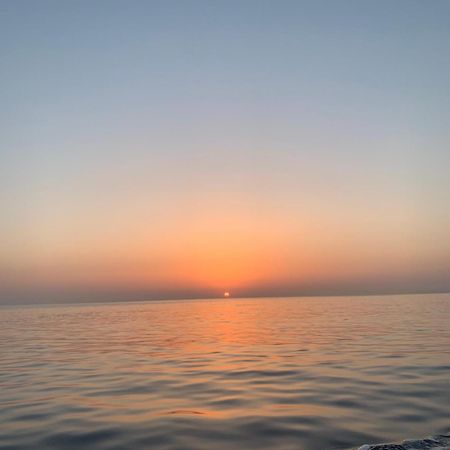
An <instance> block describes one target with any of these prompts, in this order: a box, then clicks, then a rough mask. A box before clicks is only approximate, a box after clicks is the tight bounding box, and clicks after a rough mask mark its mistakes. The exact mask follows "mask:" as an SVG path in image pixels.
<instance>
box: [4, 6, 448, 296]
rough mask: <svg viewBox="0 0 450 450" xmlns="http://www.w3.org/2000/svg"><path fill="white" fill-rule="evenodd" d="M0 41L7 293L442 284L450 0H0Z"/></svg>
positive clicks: (445, 258) (445, 268) (195, 291)
mask: <svg viewBox="0 0 450 450" xmlns="http://www.w3.org/2000/svg"><path fill="white" fill-rule="evenodd" d="M0 53H1V56H2V57H1V61H0V86H1V91H0V99H1V101H0V184H1V197H0V202H1V208H2V211H3V212H4V220H3V221H2V222H3V223H2V224H0V233H1V234H0V239H1V242H2V243H3V245H2V247H3V248H4V251H3V252H2V253H3V256H0V280H2V281H3V283H2V284H3V286H4V288H3V291H2V290H1V287H0V298H2V299H3V300H2V301H5V302H8V301H11V300H10V299H12V298H13V299H17V301H21V300H24V301H28V299H29V297H30V295H36V293H37V292H38V293H40V295H39V297H41V298H43V299H45V298H47V297H49V298H50V297H52V298H55V299H59V298H69V299H74V298H75V299H76V298H77V296H80V295H84V296H89V295H93V294H92V292H95V293H96V294H95V295H100V294H97V293H98V292H100V293H101V292H106V293H107V294H105V295H114V293H115V292H118V290H120V292H122V291H123V293H121V294H120V295H122V296H131V297H133V296H139V297H145V296H147V295H148V296H151V295H159V294H161V295H163V294H164V293H165V292H166V291H167V292H169V291H170V292H173V289H174V288H173V286H176V289H179V292H183V293H184V292H187V293H188V294H189V295H201V294H202V293H203V292H204V293H208V294H209V293H211V292H215V291H214V289H221V287H220V286H219V284H220V283H222V285H223V288H224V289H228V287H229V286H230V285H231V286H234V284H233V283H234V280H233V276H234V275H232V274H231V272H229V271H225V272H226V274H225V272H224V273H223V274H222V275H221V273H220V271H221V270H223V267H224V266H227V267H228V266H229V265H230V264H232V261H235V260H236V259H239V260H245V261H247V260H248V266H249V267H247V266H246V267H245V271H246V273H247V272H249V273H250V272H251V265H252V264H251V261H253V260H252V259H251V258H250V256H249V255H250V254H251V255H253V257H255V254H257V255H258V258H261V257H262V256H261V255H266V257H267V259H269V260H270V259H271V258H273V257H276V258H278V260H279V263H277V264H278V266H277V267H278V269H277V270H276V271H275V272H273V273H272V272H271V271H270V270H269V269H264V270H263V269H262V268H261V269H260V270H261V273H263V274H264V276H263V275H261V277H260V278H258V279H257V280H256V279H254V277H251V276H248V280H247V282H246V281H245V280H241V279H240V281H239V283H238V282H236V287H235V289H238V290H239V289H241V290H242V292H245V293H252V292H263V291H264V289H265V287H264V286H269V287H267V289H268V290H271V292H272V291H273V292H277V289H279V290H280V292H281V291H282V292H286V291H289V292H294V291H295V292H299V293H302V292H303V291H305V289H306V290H307V291H308V292H310V291H311V292H315V289H317V290H318V291H321V290H323V289H325V287H327V289H328V290H330V291H333V292H334V291H336V292H345V290H346V289H350V288H351V287H352V286H354V284H355V279H353V278H352V273H353V274H354V277H356V278H357V279H358V280H359V281H358V283H357V285H358V286H360V288H359V289H360V290H362V291H363V290H364V285H365V283H366V284H367V286H370V289H371V290H376V286H375V285H376V282H378V283H379V286H380V290H386V289H388V288H392V289H394V290H395V289H397V290H399V289H400V290H445V289H449V288H450V286H449V285H448V273H449V269H450V239H449V237H448V229H449V228H448V227H449V225H450V223H449V222H450V218H449V213H448V212H447V210H448V197H449V194H450V186H449V181H448V167H449V163H450V161H449V159H450V157H449V154H450V152H449V148H448V143H449V142H450V139H449V138H450V131H449V130H450V127H449V124H448V122H449V118H450V103H449V101H448V98H449V94H450V59H449V58H448V55H449V54H450V3H449V2H447V1H433V2H423V1H340V2H335V1H279V2H274V1H239V2H238V1H210V2H209V1H208V2H207V1H164V2H157V1H145V2H144V1H142V2H141V1H127V2H125V1H94V2H87V1H78V2H58V1H40V2H32V1H25V2H24V1H4V2H2V3H1V5H0ZM222 216H225V217H227V220H226V221H224V222H220V221H219V224H218V218H220V217H222ZM230 223H234V224H244V223H245V224H246V225H245V226H244V225H242V227H243V228H242V229H241V228H239V226H237V229H236V226H234V225H233V226H231V225H230ZM261 224H270V226H269V225H267V230H265V225H261ZM211 227H213V228H214V229H215V230H216V231H217V233H216V234H217V237H216V238H215V239H216V240H214V239H213V238H211V239H210V240H209V241H208V242H207V243H205V242H202V241H201V237H199V236H198V234H201V233H199V230H202V229H203V228H208V229H210V228H211ZM230 227H231V228H230ZM247 228H250V229H259V230H260V231H261V230H265V232H266V234H264V233H263V232H262V231H261V233H262V235H261V237H260V240H261V242H264V245H263V244H258V243H252V242H250V243H249V240H250V241H251V240H252V238H251V233H249V234H246V233H247V231H245V230H247ZM106 229H108V230H110V231H109V232H108V233H109V234H108V233H106V234H107V238H106V237H105V230H106ZM330 229H331V230H332V232H330V231H327V230H330ZM162 230H164V231H162ZM275 230H277V231H275ZM280 235H283V236H285V237H286V239H283V240H282V241H283V242H281V243H280V242H279V241H278V239H279V238H280ZM132 236H133V239H135V240H134V241H132V242H131V241H130V239H131V237H132ZM324 236H325V238H324ZM352 237H354V239H353V238H352ZM228 238H229V240H230V246H231V247H232V249H231V250H230V251H228V250H227V252H226V255H225V256H224V255H223V253H222V250H220V251H219V250H218V248H219V247H220V245H219V241H221V240H223V239H225V241H226V240H227V239H228ZM243 241H245V242H244V244H242V242H243ZM173 242H176V243H177V245H174V247H175V249H174V248H172V244H171V243H173ZM186 242H189V243H192V242H194V243H195V245H194V246H193V249H192V253H189V257H188V255H184V254H183V257H181V256H180V254H181V253H183V251H182V250H180V254H177V250H176V248H178V249H180V248H181V247H183V248H184V247H186V245H185V243H186ZM253 244H254V245H253ZM233 246H238V247H239V249H238V248H236V250H235V251H233V248H234V247H233ZM246 246H249V249H247V250H245V251H243V250H242V249H243V248H244V247H246ZM255 246H256V247H257V248H258V250H257V251H256V250H255ZM140 248H145V255H142V254H141V253H140V250H139V249H140ZM208 248H209V249H210V250H208ZM80 249H85V250H83V251H81V250H80ZM89 249H95V250H89ZM111 249H114V251H115V252H116V254H117V255H120V256H117V261H115V260H114V258H115V257H114V252H112V250H111ZM302 249H305V250H304V251H303V250H302ZM80 252H81V253H82V255H80ZM110 253H111V254H110ZM199 253H200V254H201V255H202V256H201V259H202V261H203V263H202V264H203V265H208V262H210V261H212V260H213V261H214V262H215V264H216V265H217V272H218V273H216V274H215V275H214V277H213V278H214V279H215V280H222V281H220V282H219V281H217V282H215V283H216V284H214V287H212V285H211V283H210V278H211V277H212V275H211V274H208V275H206V274H203V275H202V273H201V270H200V269H199V273H198V274H197V273H196V275H195V276H194V275H190V277H188V278H183V276H182V275H179V276H177V277H178V278H177V277H175V278H173V279H171V277H170V271H171V268H173V267H175V266H177V267H178V265H180V267H182V266H183V264H186V262H185V260H186V259H188V258H191V259H192V258H193V259H195V258H196V256H195V255H196V254H199ZM124 254H126V255H127V256H126V258H125V259H126V260H127V261H128V263H127V265H126V267H124V266H123V264H124V263H123V261H124V256H123V255H124ZM301 254H305V255H306V254H307V255H308V257H305V258H306V259H305V258H304V259H302V258H300V256H298V257H296V255H301ZM218 255H219V256H218ZM230 255H235V256H234V257H232V256H230ZM320 255H322V256H320ZM348 255H353V256H352V259H351V261H350V260H349V259H348V258H349V257H348ZM358 255H359V256H358ZM319 256H320V257H319ZM221 258H223V261H222V260H221ZM230 258H231V259H230ZM299 258H300V259H299ZM308 258H310V259H311V260H309V259H308ZM113 260H114V261H115V262H114V264H113V263H112V262H111V261H113ZM181 260H183V261H184V262H183V264H181V262H180V261H181ZM219 260H220V261H221V262H220V263H219ZM93 261H95V263H94V262H93ZM392 261H395V264H394V263H392ZM388 263H392V264H394V266H393V267H391V266H390V265H389V264H388ZM111 264H113V266H114V267H115V269H114V270H115V272H114V273H116V275H117V277H118V278H119V279H122V281H123V283H122V284H120V283H119V286H115V285H114V284H113V285H108V282H107V281H105V280H107V279H108V276H107V275H108V273H109V272H110V271H111ZM161 265H162V266H164V267H161V268H160V270H159V271H156V272H158V274H159V275H158V276H156V275H154V274H153V272H154V269H153V268H154V267H155V266H158V267H160V266H161ZM203 265H201V266H202V267H203ZM314 265H317V266H320V265H322V266H323V267H327V270H326V271H324V272H323V273H322V272H320V271H316V272H314V271H313V273H312V272H311V273H310V272H308V270H306V269H305V267H312V266H314ZM355 265H357V266H364V267H366V268H367V270H365V271H362V272H363V273H361V274H355V270H354V269H355ZM144 266H145V267H146V270H148V271H149V273H150V274H149V275H148V277H147V278H146V275H145V274H141V271H140V269H139V267H144ZM55 267H57V268H58V270H61V273H59V272H58V278H59V279H61V280H62V281H61V283H59V284H58V285H57V286H56V285H53V284H52V281H51V280H52V279H54V278H55V277H56V275H55ZM74 267H76V270H75V269H74ZM92 267H95V268H96V270H98V271H99V273H100V275H99V279H102V280H103V281H102V282H98V283H96V282H95V280H91V279H90V278H89V277H87V275H88V274H89V273H91V272H92ZM221 267H222V269H221ZM336 267H347V270H346V271H344V272H343V273H340V272H339V271H338V272H339V274H338V275H335V276H334V275H332V273H333V270H334V269H333V268H336ZM383 267H385V271H383ZM180 270H181V269H180ZM255 270H256V269H255ZM133 271H134V272H133ZM242 271H244V268H242ZM75 272H76V273H77V276H76V277H75V276H74V275H73V274H74V273H75ZM138 272H139V273H140V275H139V277H138V281H137V279H136V278H135V277H133V276H131V275H130V273H138ZM393 273H394V275H392V274H393ZM31 274H37V275H33V276H32V275H31ZM302 274H303V275H302ZM121 277H122V278H121ZM87 278H89V280H88V281H86V280H87ZM244 278H245V277H244ZM133 280H134V281H133ZM375 280H377V281H375ZM133 283H135V285H134V284H133ZM24 285H25V287H26V289H25V288H24ZM169 285H170V289H169ZM261 286H263V287H261ZM30 292H31V293H33V294H30ZM177 292H178V291H177ZM95 295H94V297H95ZM167 295H169V294H167ZM14 301H15V300H14Z"/></svg>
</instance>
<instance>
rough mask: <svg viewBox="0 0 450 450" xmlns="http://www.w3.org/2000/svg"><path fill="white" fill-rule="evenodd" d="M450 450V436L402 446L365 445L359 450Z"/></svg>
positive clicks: (422, 440) (434, 437) (441, 436)
mask: <svg viewBox="0 0 450 450" xmlns="http://www.w3.org/2000/svg"><path fill="white" fill-rule="evenodd" d="M424 449H434V450H450V435H445V434H440V435H437V436H431V437H429V438H427V439H421V440H407V441H403V442H402V443H401V444H376V445H367V444H366V445H363V446H362V447H359V450H424Z"/></svg>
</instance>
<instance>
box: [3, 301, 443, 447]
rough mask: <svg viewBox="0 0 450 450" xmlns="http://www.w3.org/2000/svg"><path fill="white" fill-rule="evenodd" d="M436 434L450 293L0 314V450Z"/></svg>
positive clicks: (316, 441) (345, 442)
mask: <svg viewBox="0 0 450 450" xmlns="http://www.w3.org/2000/svg"><path fill="white" fill-rule="evenodd" d="M449 429H450V295H447V294H445V295H420V296H419V295H417V296H384V297H335V298H273V299H245V300H244V299H231V300H195V301H166V302H148V303H132V304H129V303H128V304H123V303H122V304H102V305H89V306H43V307H14V308H10V307H3V308H0V448H1V449H39V450H45V449H58V450H60V449H61V450H65V449H77V450H79V449H94V448H95V449H121V450H128V449H130V450H131V449H133V450H134V449H137V450H139V449H180V450H181V449H184V450H187V449H205V450H206V449H207V450H216V449H219V450H220V449H235V450H238V449H300V450H328V449H348V448H355V447H358V446H359V445H362V444H364V443H375V442H380V441H395V440H401V439H404V438H409V437H424V436H427V435H430V434H434V433H445V432H448V430H449Z"/></svg>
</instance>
